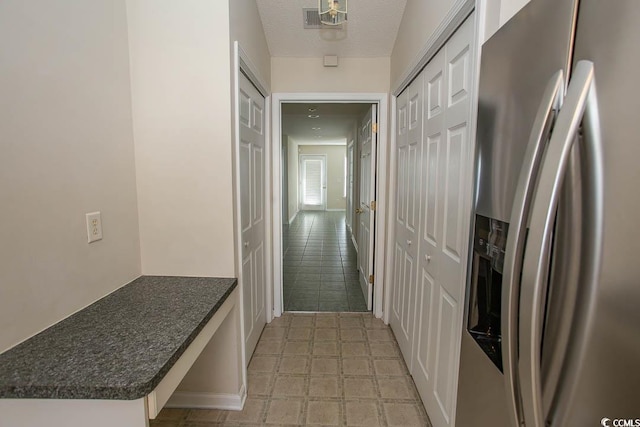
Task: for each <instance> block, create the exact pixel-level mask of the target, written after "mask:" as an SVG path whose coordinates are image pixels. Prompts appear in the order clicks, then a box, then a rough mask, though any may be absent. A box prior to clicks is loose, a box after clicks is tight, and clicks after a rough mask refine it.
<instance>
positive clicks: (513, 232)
mask: <svg viewBox="0 0 640 427" xmlns="http://www.w3.org/2000/svg"><path fill="white" fill-rule="evenodd" d="M563 91H564V74H563V72H562V70H558V71H557V72H556V73H555V74H554V75H553V76H552V77H551V79H550V80H549V83H548V84H547V87H546V89H545V91H544V94H543V96H542V101H541V102H540V106H539V107H538V112H537V113H536V118H535V120H534V122H533V128H532V130H531V135H530V136H529V142H528V143H527V150H526V152H525V155H524V160H523V167H522V171H521V172H520V176H519V177H518V186H517V187H516V193H515V197H514V205H513V208H512V210H511V217H510V221H509V233H508V235H507V245H506V250H505V260H504V268H503V280H502V309H501V311H502V313H501V325H500V328H501V335H502V365H503V371H504V379H505V387H506V390H507V399H508V404H507V408H508V412H509V418H510V419H511V424H512V425H513V426H519V425H521V424H522V410H521V402H520V390H519V381H518V369H517V356H518V352H517V345H518V330H517V325H518V297H519V295H520V292H519V287H520V272H521V267H522V256H523V250H524V242H525V238H526V226H527V220H528V217H529V215H528V214H529V210H530V204H531V198H532V193H533V189H534V187H535V182H536V177H537V174H538V170H539V168H540V161H541V158H542V153H544V148H545V146H546V144H545V142H546V141H547V138H548V135H549V131H550V128H551V126H552V124H553V119H554V118H555V112H557V111H558V109H559V104H560V103H561V102H562V98H563V95H564V93H563Z"/></svg>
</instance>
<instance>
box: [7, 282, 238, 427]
mask: <svg viewBox="0 0 640 427" xmlns="http://www.w3.org/2000/svg"><path fill="white" fill-rule="evenodd" d="M236 284H237V281H236V279H219V278H191V277H158V276H143V277H140V278H138V279H136V280H134V281H133V282H131V283H129V284H128V285H126V286H124V287H122V288H120V289H118V290H117V291H115V292H113V293H112V294H110V295H108V296H106V297H104V298H102V299H101V300H99V301H97V302H95V303H94V304H92V305H90V306H89V307H87V308H85V309H83V310H81V311H79V312H78V313H76V314H74V315H72V316H71V317H69V318H67V319H65V320H63V321H61V322H59V323H57V324H55V325H53V326H52V327H50V328H48V329H46V330H45V331H43V332H41V333H39V334H38V335H36V336H34V337H33V338H31V339H29V340H27V341H25V342H24V343H22V344H20V345H18V346H16V347H14V348H12V349H11V350H9V351H7V352H5V353H3V354H1V355H0V426H2V427H4V426H16V425H20V426H36V425H47V426H51V425H57V424H52V423H51V422H52V421H55V420H56V418H55V414H56V413H57V412H60V411H63V412H67V411H71V412H69V413H67V415H68V420H67V422H66V423H65V426H75V425H78V426H80V425H82V426H86V425H92V426H97V425H101V424H100V417H108V418H107V419H106V420H108V424H105V425H119V426H120V425H121V426H123V427H126V426H131V427H137V426H145V425H148V418H154V417H155V415H156V414H157V412H159V411H160V409H161V408H162V406H163V405H164V404H165V403H166V402H167V400H168V399H169V397H170V396H171V394H172V393H173V391H174V390H175V389H176V387H177V386H178V384H179V383H180V381H181V380H182V379H183V378H184V376H185V375H186V373H187V372H188V370H189V368H190V367H191V365H193V363H194V362H195V360H196V359H197V358H198V356H199V355H200V353H201V352H202V350H203V349H204V348H205V346H206V345H207V344H208V342H209V341H210V339H211V338H212V336H213V334H214V333H215V331H216V330H217V329H218V327H219V326H220V324H221V323H222V322H223V321H224V320H225V318H226V317H227V316H228V315H229V313H230V312H232V310H233V308H234V307H235V306H236V300H237V292H234V290H235V288H236ZM234 313H235V311H234ZM232 345H233V344H232ZM87 411H88V412H87ZM86 414H88V416H89V417H91V418H90V419H87V418H85V415H86ZM118 414H120V415H118ZM41 416H44V418H39V417H41ZM119 416H120V418H119ZM106 420H105V421H106ZM43 421H44V422H46V424H44V423H43V424H40V423H41V422H43ZM76 421H77V422H76ZM88 421H91V422H89V423H87V422H88Z"/></svg>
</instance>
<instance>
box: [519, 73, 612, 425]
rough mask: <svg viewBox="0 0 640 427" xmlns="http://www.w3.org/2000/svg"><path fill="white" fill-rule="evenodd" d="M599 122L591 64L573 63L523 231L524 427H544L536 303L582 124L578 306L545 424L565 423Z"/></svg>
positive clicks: (595, 265)
mask: <svg viewBox="0 0 640 427" xmlns="http://www.w3.org/2000/svg"><path fill="white" fill-rule="evenodd" d="M583 117H584V121H583ZM598 117H599V115H598V104H597V96H596V88H595V77H594V67H593V63H592V62H590V61H579V62H578V63H577V64H576V66H575V68H574V71H573V77H572V79H571V82H570V84H569V88H568V90H567V96H566V98H565V100H564V103H563V107H562V109H561V110H560V113H559V114H558V118H557V120H556V124H555V128H554V131H553V134H552V136H551V140H550V142H549V145H548V148H547V151H546V153H545V155H544V161H543V164H542V168H541V172H540V178H539V180H538V184H537V187H536V191H535V195H534V198H533V204H532V210H531V218H530V232H529V235H528V238H527V242H526V246H525V256H524V262H523V265H522V280H521V289H520V324H519V362H518V367H519V375H520V385H521V387H520V391H521V396H522V410H523V415H524V422H525V425H526V426H527V427H543V426H545V425H547V424H545V421H546V417H545V414H544V411H543V405H542V387H541V378H540V377H541V375H540V362H541V360H540V353H541V345H542V323H543V318H544V317H543V316H544V312H543V306H544V302H545V299H546V290H547V281H548V276H549V262H550V259H549V257H550V248H551V242H552V235H553V228H554V223H555V217H556V210H557V206H558V198H559V195H560V189H561V185H562V181H563V177H564V174H565V171H566V169H567V164H568V160H569V155H570V153H571V149H572V147H573V143H574V141H576V140H577V139H578V137H579V135H578V133H579V129H580V124H581V123H583V138H581V139H580V143H581V147H580V148H581V149H580V162H581V170H582V171H583V172H584V173H583V174H582V177H583V185H582V190H583V198H582V199H583V206H582V215H583V223H582V224H583V225H582V226H583V228H582V232H583V235H584V237H585V238H584V242H585V244H584V245H583V248H582V253H581V265H580V273H579V274H580V275H579V277H580V283H581V285H580V286H581V288H580V290H579V292H578V295H580V297H579V298H580V301H577V303H576V313H575V316H574V321H573V325H572V334H571V337H570V338H569V346H568V349H567V354H566V356H565V359H564V363H563V366H564V369H563V373H562V378H561V379H560V381H559V385H558V389H557V392H556V397H555V398H554V402H553V404H552V407H551V412H550V414H549V416H550V417H549V418H548V420H549V421H550V424H548V425H551V426H561V425H564V424H563V423H564V420H563V417H564V415H563V410H564V411H565V412H564V413H566V410H567V409H568V408H569V404H570V403H571V399H572V396H573V395H574V392H575V385H576V384H577V383H578V376H579V372H580V367H581V364H582V359H583V356H584V349H585V346H586V341H587V337H588V336H589V332H590V328H591V322H592V319H593V315H592V314H593V311H594V309H595V293H596V290H597V283H598V277H599V274H600V263H601V253H602V230H603V156H602V142H601V136H600V125H599V118H598Z"/></svg>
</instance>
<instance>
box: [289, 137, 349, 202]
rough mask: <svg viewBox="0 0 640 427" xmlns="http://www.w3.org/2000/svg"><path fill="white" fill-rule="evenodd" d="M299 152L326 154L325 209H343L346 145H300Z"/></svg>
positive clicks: (344, 200)
mask: <svg viewBox="0 0 640 427" xmlns="http://www.w3.org/2000/svg"><path fill="white" fill-rule="evenodd" d="M299 154H324V155H326V156H327V165H326V167H327V209H330V210H337V209H340V210H344V209H345V208H346V206H347V199H346V197H344V158H345V156H346V155H347V146H346V145H301V146H300V151H299Z"/></svg>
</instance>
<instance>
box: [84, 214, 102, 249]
mask: <svg viewBox="0 0 640 427" xmlns="http://www.w3.org/2000/svg"><path fill="white" fill-rule="evenodd" d="M86 216H87V238H88V241H89V243H92V242H95V241H98V240H102V217H101V216H100V212H91V213H88V214H87V215H86Z"/></svg>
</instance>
